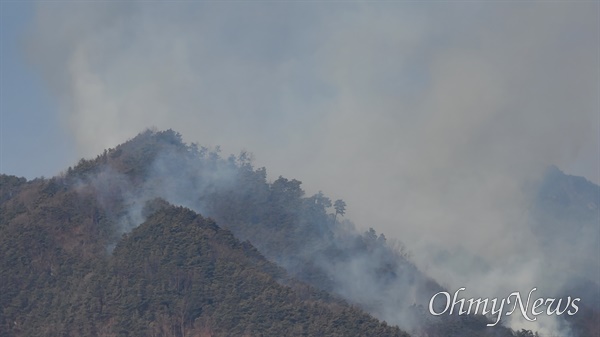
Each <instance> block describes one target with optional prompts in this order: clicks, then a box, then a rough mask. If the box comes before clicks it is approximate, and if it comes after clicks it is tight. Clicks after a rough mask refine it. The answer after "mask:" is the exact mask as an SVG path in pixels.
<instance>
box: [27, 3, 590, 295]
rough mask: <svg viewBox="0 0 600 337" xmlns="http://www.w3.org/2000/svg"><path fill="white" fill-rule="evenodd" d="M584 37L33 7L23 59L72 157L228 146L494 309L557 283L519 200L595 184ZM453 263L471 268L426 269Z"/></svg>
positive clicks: (433, 15) (401, 6)
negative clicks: (548, 276)
mask: <svg viewBox="0 0 600 337" xmlns="http://www.w3.org/2000/svg"><path fill="white" fill-rule="evenodd" d="M598 25H599V15H598V3H594V2H574V3H563V2H549V3H546V2H527V3H514V2H507V3H503V2H490V3H484V2H477V3H473V2H457V3H446V2H442V3H426V4H414V3H389V2H384V3H365V4H353V3H350V4H347V3H330V4H323V3H312V2H309V3H303V2H300V3H299V2H293V3H275V4H274V3H260V2H259V3H257V2H251V3H239V2H226V3H213V2H210V3H189V2H175V3H167V2H164V3H163V2H150V3H146V2H127V3H125V4H124V3H116V2H90V3H71V2H66V3H65V2H58V3H57V2H40V3H39V4H38V6H37V14H36V18H35V22H34V23H33V25H32V27H31V31H30V34H29V36H28V50H29V53H30V57H31V59H32V62H33V63H34V64H35V65H36V66H37V67H38V69H40V71H41V72H42V73H43V74H44V75H45V78H46V80H47V81H48V84H49V86H50V87H51V88H53V89H54V90H55V93H56V95H57V97H59V99H60V102H61V103H62V107H63V108H62V111H63V116H62V117H63V118H64V120H65V123H67V124H68V125H69V127H70V129H71V131H72V133H73V136H74V138H75V139H76V141H77V145H78V148H79V151H80V154H81V155H82V156H90V155H94V154H96V153H99V152H100V151H101V150H102V149H104V148H107V147H111V146H115V145H116V144H118V143H119V142H122V141H124V140H125V139H127V138H128V137H131V136H133V135H134V134H136V133H137V132H139V131H140V130H142V129H144V128H146V127H149V126H156V127H158V128H161V129H162V128H173V129H175V130H177V131H179V132H181V133H182V134H183V135H184V136H185V137H186V138H187V140H190V141H196V142H199V143H201V144H206V145H215V144H220V145H222V146H223V148H224V150H225V152H227V153H232V152H237V151H238V150H240V149H248V150H250V151H252V152H253V153H254V154H255V155H256V158H257V162H258V164H259V165H261V166H262V165H264V166H267V167H268V168H269V170H270V172H271V173H272V174H273V176H274V177H276V176H278V175H280V174H283V175H285V176H288V177H294V178H297V179H300V180H302V181H303V182H304V186H306V188H307V189H308V190H309V192H314V191H317V190H319V189H322V190H323V191H325V192H326V193H327V194H329V195H333V196H334V197H342V198H344V200H345V201H346V202H347V203H348V214H347V216H348V217H349V218H351V219H353V220H354V221H355V222H357V223H359V224H361V225H363V226H365V228H367V227H369V226H372V227H375V228H376V229H377V230H378V231H379V232H384V233H385V234H386V235H387V236H388V237H392V238H398V239H400V240H402V241H403V242H408V243H409V248H410V249H411V250H412V251H413V252H414V258H415V260H416V262H417V264H418V265H419V266H421V267H422V268H424V269H426V271H427V272H428V273H430V274H431V275H433V276H435V277H436V278H438V279H440V280H444V282H447V284H446V285H447V286H448V287H450V288H458V287H460V286H467V288H468V289H471V290H472V291H473V292H475V293H476V295H477V296H503V295H505V294H506V290H507V289H509V288H510V290H511V291H512V290H521V291H523V292H527V291H528V290H530V289H531V288H532V287H533V286H537V287H539V288H542V287H544V286H546V287H547V288H548V289H552V290H554V288H555V287H557V286H558V285H556V284H547V283H548V282H546V281H544V280H541V279H539V277H538V275H539V274H537V273H536V271H537V270H538V269H537V268H538V266H539V265H540V262H539V261H540V259H543V257H542V256H540V255H541V254H540V251H539V249H538V248H537V247H535V245H533V244H531V242H532V241H533V238H534V234H533V233H531V232H530V230H529V227H528V226H527V225H526V224H527V221H528V219H527V211H528V209H529V207H530V205H531V190H529V189H528V185H527V183H528V182H530V181H532V180H535V179H536V178H539V177H541V175H542V173H543V170H544V169H545V168H546V167H547V166H548V165H550V164H556V165H558V166H559V167H566V168H574V169H577V170H580V172H581V173H582V174H585V175H586V176H587V177H588V178H589V179H592V180H594V181H595V182H598V181H600V177H599V176H598V170H599V168H598V160H589V158H593V157H594V156H596V157H597V156H598V153H599V150H598V142H597V141H598V135H599V133H600V131H599V129H600V127H599V123H598V121H599V117H598V111H599V109H600V107H599V104H598V92H599V90H600V88H599V85H598V83H599V74H598V69H599V67H598V59H599V54H598V41H599V33H598V32H599V30H598ZM434 248H435V249H434ZM457 251H464V252H466V253H465V254H466V255H467V256H477V257H480V258H482V259H483V260H484V261H486V263H487V264H488V267H489V268H490V269H489V270H491V271H489V270H488V269H486V268H483V271H481V270H480V269H478V268H468V267H467V268H463V269H464V272H461V273H459V272H457V269H458V268H460V266H459V265H457V263H459V262H460V261H464V260H463V257H464V255H462V256H463V257H461V258H458V259H455V260H449V261H447V264H445V265H441V264H439V263H435V262H434V261H435V258H436V256H439V255H440V254H445V253H446V252H451V253H453V254H454V252H457ZM459 256H461V255H459ZM560 281H561V282H562V280H560ZM557 282H559V281H557Z"/></svg>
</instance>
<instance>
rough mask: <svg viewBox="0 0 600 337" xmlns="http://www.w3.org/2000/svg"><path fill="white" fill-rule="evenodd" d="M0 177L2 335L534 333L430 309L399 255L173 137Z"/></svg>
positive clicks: (141, 140)
mask: <svg viewBox="0 0 600 337" xmlns="http://www.w3.org/2000/svg"><path fill="white" fill-rule="evenodd" d="M0 184H1V185H0V186H1V188H0V202H1V204H0V211H1V212H0V258H1V260H0V277H1V279H0V306H1V308H2V311H1V312H0V336H29V335H48V336H53V335H61V336H62V335H72V336H111V335H114V336H117V335H122V336H126V335H132V336H135V335H156V336H170V335H172V336H197V335H206V336H209V335H213V336H221V335H223V336H228V335H240V336H241V335H249V336H261V335H263V336H295V335H298V336H300V335H302V336H319V335H322V336H335V335H340V336H359V335H360V336H386V335H389V336H406V335H407V334H406V333H405V332H403V331H401V330H400V329H399V328H398V326H399V327H401V328H402V329H404V330H408V331H410V333H411V334H412V335H414V336H431V337H433V336H445V337H451V336H457V337H458V336H461V337H469V336H497V337H502V336H530V335H533V333H532V332H530V331H525V330H523V331H519V332H516V331H512V330H510V329H508V328H506V327H503V326H501V325H498V326H496V327H493V328H490V327H487V326H486V324H487V323H488V322H490V318H487V317H483V316H456V315H454V316H448V315H442V316H439V317H434V316H432V315H430V314H429V313H428V309H427V303H428V301H429V299H430V298H431V296H432V295H433V294H435V293H436V292H439V291H442V290H444V289H443V287H441V286H440V285H439V284H438V283H437V282H436V281H435V280H433V279H431V278H430V277H428V276H427V275H425V274H424V273H422V272H421V271H420V270H419V269H418V268H417V266H415V265H414V264H413V263H412V262H411V261H410V259H409V258H408V255H407V254H406V253H405V248H404V247H402V246H399V245H397V244H396V245H395V244H392V243H390V242H388V240H386V238H385V236H384V235H383V234H377V233H376V232H375V231H374V230H373V229H370V230H368V231H366V232H360V231H357V230H356V229H355V227H354V225H353V224H352V223H351V222H349V221H347V220H343V221H341V220H340V217H338V216H337V215H338V213H339V209H337V210H336V209H335V208H334V209H332V204H333V203H332V201H331V200H330V199H329V198H327V197H326V196H325V195H324V194H323V193H320V192H319V193H317V194H315V195H312V196H306V195H305V192H304V191H303V190H302V188H301V182H300V181H298V180H295V179H287V178H284V177H279V178H278V179H276V180H275V181H272V182H269V181H267V176H266V169H265V168H254V167H253V165H252V161H251V156H250V155H249V154H247V153H245V152H243V153H241V154H240V155H239V156H230V157H227V158H222V157H221V156H220V153H219V151H218V149H215V150H210V149H207V148H204V147H200V146H198V145H196V144H190V145H187V144H185V143H184V142H183V141H182V140H181V136H180V135H179V134H178V133H176V132H174V131H172V130H167V131H151V130H148V131H145V132H143V133H141V134H139V135H138V136H136V137H135V138H133V139H131V140H129V141H127V142H125V143H123V144H121V145H119V146H117V147H115V148H114V149H107V150H106V151H104V153H103V154H101V155H99V156H98V157H96V158H95V159H92V160H85V159H82V160H80V161H79V163H78V164H77V165H75V166H74V167H70V168H68V169H67V170H66V172H64V173H63V174H61V175H59V176H56V177H53V178H50V179H34V180H31V181H26V180H25V179H22V178H17V177H13V176H7V175H1V176H0ZM541 190H543V189H541ZM542 195H545V194H544V193H542V194H540V198H539V199H540V200H543V198H542V197H541V196H542ZM173 205H177V206H178V207H176V206H173ZM338 205H339V203H338ZM537 206H538V207H539V209H540V210H541V209H543V208H544V207H546V206H544V203H543V202H540V203H539V204H538V205H537ZM542 213H543V212H540V214H542ZM540 240H541V239H540ZM441 281H443V280H441ZM367 313H369V314H370V315H373V316H374V317H376V318H377V319H379V320H382V321H385V322H387V323H385V322H380V321H377V320H376V319H375V318H373V316H370V315H369V314H367ZM594 315H595V314H594V313H593V312H592V316H591V317H592V318H591V319H592V321H593V319H594V317H598V316H594ZM586 317H587V316H586ZM588 322H590V319H589V318H588V319H587V320H586V321H585V322H576V323H574V324H576V325H578V326H583V325H585V324H587V323H588ZM388 324H390V325H388ZM582 331H584V332H585V331H591V330H589V329H588V330H585V329H584V330H582ZM582 333H583V332H582ZM581 336H585V335H584V334H582V335H581Z"/></svg>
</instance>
